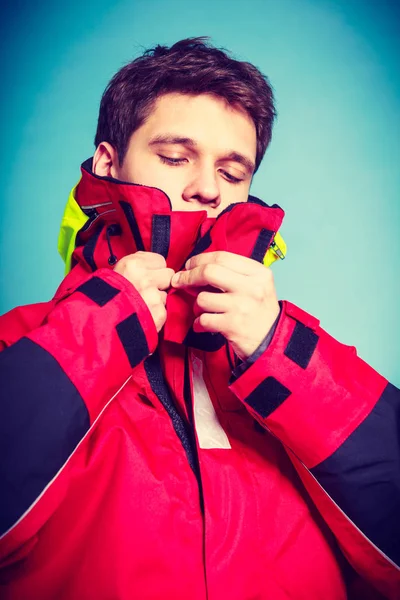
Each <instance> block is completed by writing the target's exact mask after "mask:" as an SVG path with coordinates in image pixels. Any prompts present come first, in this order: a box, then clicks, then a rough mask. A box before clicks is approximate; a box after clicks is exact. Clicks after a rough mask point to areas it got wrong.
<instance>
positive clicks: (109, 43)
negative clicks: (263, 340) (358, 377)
mask: <svg viewBox="0 0 400 600" xmlns="http://www.w3.org/2000/svg"><path fill="white" fill-rule="evenodd" d="M395 6H396V3H395V2H393V3H390V2H378V1H376V2H365V1H364V2H361V1H360V2H356V1H354V0H347V1H336V2H328V1H319V2H317V1H311V0H309V1H298V0H279V1H278V0H276V1H272V0H269V1H268V0H248V1H247V2H234V1H230V0H229V1H224V0H222V1H216V0H213V1H210V0H201V1H197V2H192V3H184V2H181V1H180V0H170V1H168V2H166V1H156V0H130V1H129V2H128V1H117V2H113V3H110V2H108V1H107V2H105V1H104V0H99V1H98V2H96V3H93V2H90V1H88V2H80V3H78V2H76V0H70V2H69V3H55V2H53V3H49V2H46V1H44V2H42V3H37V4H34V3H29V4H28V3H18V2H17V3H13V5H12V6H9V8H8V10H7V8H5V9H3V13H2V22H1V25H0V27H1V31H0V34H1V43H2V48H3V60H2V66H1V78H2V90H1V91H2V94H1V97H2V100H1V112H0V119H1V132H2V144H1V170H2V173H1V175H2V178H1V181H2V187H1V192H0V194H1V195H0V202H1V213H0V214H1V228H0V235H1V237H0V276H1V296H0V312H5V311H7V310H9V309H11V308H12V307H13V306H15V305H19V304H25V303H30V302H37V301H43V300H47V299H49V298H50V297H51V296H52V294H53V293H54V291H55V289H56V287H57V285H58V283H59V281H60V280H61V278H62V276H63V265H62V262H61V259H60V258H59V256H58V254H57V250H56V245H57V235H58V226H59V222H60V219H61V215H62V212H63V207H64V204H65V201H66V198H67V194H68V192H69V189H70V188H71V187H72V186H73V185H74V184H75V182H76V181H77V179H78V177H79V165H80V163H81V162H82V161H83V160H84V159H86V158H87V157H88V156H90V155H91V154H92V153H93V137H94V132H95V127H96V120H97V111H98V106H99V101H100V96H101V93H102V91H103V89H104V87H105V86H106V84H107V82H108V81H109V79H110V78H111V76H112V75H113V74H114V72H115V71H116V70H118V69H119V68H120V67H121V66H122V65H123V64H124V63H126V62H128V61H129V60H131V59H132V58H134V57H135V56H137V55H138V54H141V53H142V51H143V50H144V49H145V48H147V47H149V46H153V45H155V44H156V43H165V44H168V45H170V44H172V43H174V42H175V41H177V40H178V39H182V38H185V37H189V36H196V35H209V36H211V38H212V41H213V42H214V44H215V45H217V46H222V47H225V48H228V49H231V50H232V52H233V53H234V55H235V56H236V58H239V59H242V60H249V61H250V62H253V63H254V64H256V65H257V66H258V67H259V68H260V69H261V70H262V71H263V72H264V73H266V74H267V75H268V76H269V78H270V80H271V82H272V85H273V87H274V88H275V93H276V100H277V108H278V112H279V118H278V121H277V124H276V127H275V130H274V136H273V141H272V145H271V147H270V149H269V150H268V151H267V155H266V158H265V159H264V162H263V164H262V165H261V168H260V170H259V172H258V173H257V175H256V177H255V180H254V183H253V187H252V193H253V194H255V195H257V196H259V197H261V198H263V199H264V200H265V201H266V202H268V203H274V202H277V203H278V204H280V205H281V206H282V207H283V208H284V209H285V211H286V219H285V222H284V226H283V228H282V234H283V236H284V238H285V240H286V241H287V243H288V246H289V254H288V258H287V260H286V261H284V262H280V263H279V264H277V265H275V266H274V267H273V269H274V272H275V280H276V286H277V289H278V295H279V297H280V298H287V299H290V300H291V301H292V302H294V303H296V304H298V305H300V306H301V307H302V308H304V309H305V310H307V311H309V312H311V313H313V314H315V315H316V316H318V317H319V318H320V319H321V322H322V325H323V327H324V328H325V329H327V330H328V331H329V332H330V333H331V334H332V335H333V336H335V337H336V338H338V339H339V340H341V341H343V342H344V343H347V344H350V345H355V346H356V347H357V349H358V352H359V354H360V355H361V356H362V357H363V358H364V359H365V360H366V361H367V362H369V363H371V364H372V365H373V366H374V367H375V368H376V369H378V370H379V371H380V372H381V373H382V374H383V375H385V376H386V377H388V378H390V379H392V381H393V382H394V383H397V384H399V383H400V366H399V354H400V353H399V329H400V328H399V325H400V318H399V309H398V307H399V291H400V277H399V271H400V269H399V262H400V242H399V239H400V235H399V234H400V202H399V190H400V185H399V184H400V181H399V164H400V116H399V103H400V67H399V56H400V48H399V45H400V43H399V33H400V32H399V28H400V27H399V21H400V19H399V12H398V10H397V9H396V8H395Z"/></svg>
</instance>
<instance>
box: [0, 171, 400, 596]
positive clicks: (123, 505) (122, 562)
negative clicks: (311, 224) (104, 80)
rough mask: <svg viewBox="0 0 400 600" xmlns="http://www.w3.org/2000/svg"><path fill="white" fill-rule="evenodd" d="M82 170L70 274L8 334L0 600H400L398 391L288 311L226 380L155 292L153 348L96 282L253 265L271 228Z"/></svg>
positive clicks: (146, 323) (8, 320) (187, 315)
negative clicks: (196, 263) (194, 263)
mask: <svg viewBox="0 0 400 600" xmlns="http://www.w3.org/2000/svg"><path fill="white" fill-rule="evenodd" d="M82 173H83V178H82V180H81V182H80V184H79V186H78V190H77V201H78V203H79V204H80V206H82V207H86V208H85V211H86V212H87V214H89V215H90V219H89V222H88V224H87V225H86V226H85V227H84V228H83V230H82V231H81V232H80V234H79V237H78V240H77V248H76V250H75V252H74V256H73V268H72V271H71V273H70V274H69V275H68V276H67V277H66V278H65V279H64V281H63V282H62V284H61V286H60V288H59V289H58V291H57V293H56V295H55V297H54V298H53V300H51V301H50V302H47V303H43V304H36V305H32V306H25V307H20V308H16V309H14V310H12V311H11V312H9V313H8V314H6V315H4V316H3V317H1V318H0V340H1V341H0V345H2V347H3V351H2V352H1V353H0V377H1V403H0V405H1V409H0V411H1V412H0V445H1V450H2V452H1V456H2V458H1V460H0V477H1V480H0V481H1V484H0V485H1V488H0V489H1V497H0V526H1V533H2V537H1V538H0V561H1V562H0V596H1V598H4V599H7V600H8V599H10V600H11V599H12V600H20V599H21V600H22V599H26V600H28V599H29V600H36V599H37V600H53V599H57V600H61V599H73V600H80V599H84V600H92V599H93V600H111V599H118V600H131V599H132V598H135V599H138V600H150V599H151V600H155V599H159V598H163V599H164V600H181V599H182V600H184V599H185V600H187V599H189V598H190V599H191V600H205V599H208V600H221V599H222V600H225V599H228V598H229V600H250V599H254V600H255V599H260V600H261V599H262V600H264V599H270V600H288V599H294V600H302V599H304V600H341V599H344V598H347V597H348V598H360V599H361V598H362V599H363V600H366V599H367V598H371V599H372V598H381V597H387V598H390V599H392V600H394V599H398V598H400V568H399V564H400V468H399V452H400V451H399V447H400V442H399V421H400V419H399V412H400V408H399V405H400V402H399V391H398V390H397V389H396V388H395V387H394V386H393V385H391V384H390V383H388V382H387V380H386V379H384V378H383V377H382V376H381V375H379V374H378V373H376V372H375V371H374V370H373V369H372V368H371V367H370V366H368V365H367V364H366V363H365V362H363V361H362V360H361V359H360V358H359V357H357V354H356V351H355V349H354V348H352V347H349V346H344V345H343V344H340V343H339V342H337V341H336V340H334V339H333V338H332V337H330V336H329V335H328V334H327V333H326V332H325V331H324V330H323V329H322V328H321V327H320V325H319V322H318V320H317V319H315V318H314V317H312V316H311V315H309V314H307V313H306V312H304V311H303V310H301V309H300V308H297V307H296V306H294V305H293V304H291V303H290V302H285V301H284V302H282V303H281V306H282V310H281V315H280V318H279V322H278V325H277V328H276V331H275V334H274V336H273V339H272V342H271V343H270V345H269V347H268V348H267V349H266V351H265V352H264V353H263V354H262V355H261V356H260V357H259V358H258V359H257V360H256V361H255V362H254V364H252V365H251V366H249V367H248V368H247V369H246V370H245V371H244V373H242V374H240V376H238V377H237V376H235V373H234V374H232V368H231V366H230V365H231V364H232V360H233V359H234V357H233V356H232V352H231V349H230V348H229V346H228V345H227V344H226V342H225V340H224V338H223V337H222V336H220V335H209V334H201V335H199V334H194V333H193V331H192V330H191V322H192V320H193V318H192V313H191V301H192V298H191V297H190V296H189V295H187V294H185V293H182V292H179V293H178V292H172V291H171V292H170V293H169V296H168V303H167V313H168V318H167V323H166V325H165V328H164V332H163V335H162V336H161V339H160V340H158V335H157V332H156V329H155V326H154V323H153V321H152V318H151V315H150V312H149V311H148V309H147V307H146V305H145V304H144V302H143V301H142V299H141V297H140V295H139V294H138V293H137V291H136V290H135V289H134V287H133V286H132V285H131V284H130V283H129V282H128V281H127V280H125V279H124V278H123V277H122V276H120V275H119V274H117V273H115V272H114V271H113V270H112V269H111V268H110V265H109V264H108V259H109V258H110V256H116V257H117V258H121V256H123V255H124V254H127V253H132V252H135V251H136V250H137V249H144V250H152V251H155V252H160V253H161V254H164V256H166V259H167V264H168V266H171V267H173V268H174V269H175V270H177V269H179V268H181V266H182V265H183V264H184V261H185V259H186V258H187V257H188V255H189V254H190V253H198V252H203V251H207V250H214V249H225V250H228V251H231V252H236V253H238V254H242V255H245V256H252V257H253V258H255V259H256V260H262V257H263V255H264V254H265V251H266V249H267V247H268V245H269V244H270V243H271V241H272V237H273V233H274V232H276V231H277V229H278V228H279V226H280V223H281V220H282V217H283V212H282V211H281V209H279V207H276V206H275V207H267V206H266V205H262V204H261V203H260V202H257V200H256V199H254V198H252V197H250V198H249V200H250V201H249V202H248V203H244V204H239V205H234V206H233V207H230V208H231V209H230V210H227V211H225V212H224V213H223V214H221V215H220V216H219V217H218V219H217V220H216V221H215V222H212V221H211V220H210V219H207V218H206V213H205V211H199V212H185V213H180V212H172V211H171V206H170V203H169V200H168V198H167V197H166V195H165V194H164V193H163V192H161V191H160V190H157V189H154V188H149V187H144V186H137V185H133V184H125V183H120V182H116V181H114V180H111V179H108V178H100V177H96V176H94V175H93V174H92V173H91V170H90V165H89V164H88V163H86V164H84V165H83V170H82ZM110 262H113V260H111V261H110ZM236 375H237V373H236ZM374 590H375V591H374ZM381 594H382V595H383V596H382V595H381Z"/></svg>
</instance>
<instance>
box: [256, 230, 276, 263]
mask: <svg viewBox="0 0 400 600" xmlns="http://www.w3.org/2000/svg"><path fill="white" fill-rule="evenodd" d="M273 235H274V232H273V231H270V230H269V229H261V231H260V233H259V234H258V238H257V241H256V243H255V244H254V248H253V252H252V253H251V258H253V259H254V260H256V261H257V262H260V263H262V261H263V259H264V256H265V254H266V252H267V250H268V246H269V245H270V243H271V240H272V238H273Z"/></svg>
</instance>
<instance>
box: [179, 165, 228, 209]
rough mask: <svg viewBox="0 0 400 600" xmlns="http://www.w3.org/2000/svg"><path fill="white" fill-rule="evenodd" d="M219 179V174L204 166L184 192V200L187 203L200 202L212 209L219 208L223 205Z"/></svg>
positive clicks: (195, 174)
mask: <svg viewBox="0 0 400 600" xmlns="http://www.w3.org/2000/svg"><path fill="white" fill-rule="evenodd" d="M217 178H218V173H216V172H215V170H214V168H210V167H206V166H204V167H202V168H198V169H196V171H195V172H194V173H193V176H192V177H191V180H190V182H189V183H188V185H187V186H186V187H185V189H184V191H183V194H182V197H183V199H184V200H185V201H186V202H200V203H201V204H207V205H209V206H210V207H212V208H217V207H218V206H219V205H220V204H221V195H220V189H219V183H218V179H217Z"/></svg>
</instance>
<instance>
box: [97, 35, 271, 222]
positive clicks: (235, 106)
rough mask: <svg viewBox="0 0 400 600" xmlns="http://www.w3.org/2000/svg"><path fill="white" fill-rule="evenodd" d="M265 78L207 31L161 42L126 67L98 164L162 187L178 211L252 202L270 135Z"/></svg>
mask: <svg viewBox="0 0 400 600" xmlns="http://www.w3.org/2000/svg"><path fill="white" fill-rule="evenodd" d="M274 117H275V110H274V105H273V94H272V90H271V87H270V86H269V84H268V81H267V79H266V78H265V77H264V76H263V75H262V74H261V73H260V72H259V71H258V70H257V69H256V67H254V66H253V65H251V64H249V63H246V62H239V61H237V60H234V59H232V58H230V57H229V56H228V55H227V54H226V53H225V52H223V51H222V50H219V49H217V48H214V47H212V46H210V45H209V44H207V43H206V41H205V38H193V39H187V40H182V41H180V42H177V43H176V44H174V45H173V46H172V47H171V48H167V47H165V46H156V47H155V48H154V49H152V50H148V51H146V52H145V53H144V54H143V56H140V57H139V58H137V59H135V60H134V61H132V62H131V63H129V64H128V65H126V66H125V67H123V68H122V69H121V70H120V71H119V72H118V73H117V74H116V75H115V76H114V77H113V79H112V80H111V82H110V83H109V85H108V87H107V89H106V90H105V92H104V94H103V98H102V101H101V106H100V114H99V120H98V127H97V133H96V138H95V144H96V146H97V150H96V153H95V156H94V161H93V170H94V172H95V173H96V174H98V175H108V176H112V177H115V178H117V179H120V180H123V181H129V182H132V183H138V184H141V185H147V186H152V187H157V188H160V189H161V190H163V191H164V192H165V193H166V194H167V195H168V196H169V197H170V199H171V203H172V207H173V209H174V210H199V209H206V210H207V211H208V213H209V215H210V216H216V215H217V214H218V213H219V212H221V211H222V210H223V209H224V208H225V207H226V206H228V205H229V204H231V203H235V202H244V201H246V199H247V195H248V192H249V188H250V183H251V179H252V175H253V173H254V171H255V170H257V168H258V166H259V164H260V162H261V160H262V157H263V156H264V153H265V150H266V148H267V146H268V144H269V142H270V139H271V130H272V124H273V120H274Z"/></svg>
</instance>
